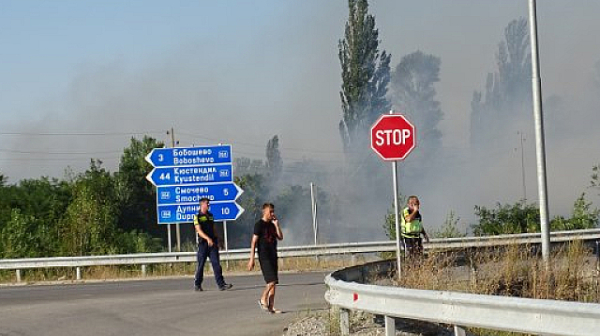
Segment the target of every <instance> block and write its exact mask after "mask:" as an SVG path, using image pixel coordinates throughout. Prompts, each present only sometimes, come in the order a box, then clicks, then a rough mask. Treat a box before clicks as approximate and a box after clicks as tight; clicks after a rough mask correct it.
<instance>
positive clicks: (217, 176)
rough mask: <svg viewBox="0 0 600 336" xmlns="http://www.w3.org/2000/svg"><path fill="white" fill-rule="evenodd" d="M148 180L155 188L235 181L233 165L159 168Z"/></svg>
mask: <svg viewBox="0 0 600 336" xmlns="http://www.w3.org/2000/svg"><path fill="white" fill-rule="evenodd" d="M146 179H147V180H148V181H150V182H152V184H154V185H155V186H166V185H190V184H199V183H214V182H231V181H233V176H232V166H231V164H222V165H207V166H191V167H158V168H154V169H153V170H152V171H151V172H150V173H149V174H148V175H147V176H146Z"/></svg>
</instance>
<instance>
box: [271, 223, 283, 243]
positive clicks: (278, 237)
mask: <svg viewBox="0 0 600 336" xmlns="http://www.w3.org/2000/svg"><path fill="white" fill-rule="evenodd" d="M272 222H273V225H275V235H276V236H277V239H279V240H282V239H283V232H281V228H280V227H279V219H277V218H275V219H273V220H272Z"/></svg>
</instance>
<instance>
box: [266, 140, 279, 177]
mask: <svg viewBox="0 0 600 336" xmlns="http://www.w3.org/2000/svg"><path fill="white" fill-rule="evenodd" d="M266 152H267V162H266V168H267V177H268V178H269V182H270V183H271V185H272V186H274V185H275V184H276V183H277V181H278V180H279V177H280V176H281V171H282V169H283V160H282V159H281V153H280V152H279V137H278V136H277V135H275V136H273V138H271V139H270V140H269V141H268V142H267V150H266Z"/></svg>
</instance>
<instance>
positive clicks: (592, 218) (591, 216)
mask: <svg viewBox="0 0 600 336" xmlns="http://www.w3.org/2000/svg"><path fill="white" fill-rule="evenodd" d="M591 206H592V203H589V202H587V201H586V200H585V193H582V194H581V196H579V198H577V200H575V203H574V204H573V213H572V215H571V218H569V219H565V218H564V217H562V216H559V217H555V218H554V219H553V220H552V221H551V222H550V227H551V229H552V230H556V231H564V230H582V229H591V228H595V227H596V226H597V225H598V219H599V218H600V210H598V209H593V210H592V209H591Z"/></svg>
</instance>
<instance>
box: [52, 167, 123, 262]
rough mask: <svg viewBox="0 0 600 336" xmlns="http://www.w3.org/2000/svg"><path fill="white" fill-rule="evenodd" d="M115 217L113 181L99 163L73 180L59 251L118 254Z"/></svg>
mask: <svg viewBox="0 0 600 336" xmlns="http://www.w3.org/2000/svg"><path fill="white" fill-rule="evenodd" d="M118 214H119V207H118V199H117V195H116V190H115V182H114V179H113V177H112V176H111V174H110V173H109V172H108V171H107V170H105V169H104V168H102V167H101V162H100V161H97V160H91V164H90V168H89V169H88V170H87V171H86V172H85V173H83V174H81V175H79V176H78V177H77V180H76V182H75V185H74V187H73V200H72V202H71V203H70V204H69V206H68V207H67V209H66V212H65V216H64V217H63V218H62V219H61V221H60V232H61V237H62V239H63V246H62V251H63V253H65V254H67V255H89V254H106V253H115V252H117V251H118V247H117V246H116V244H115V243H116V240H117V237H118V235H119V234H120V230H118V227H117V221H118V218H119V217H118Z"/></svg>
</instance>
